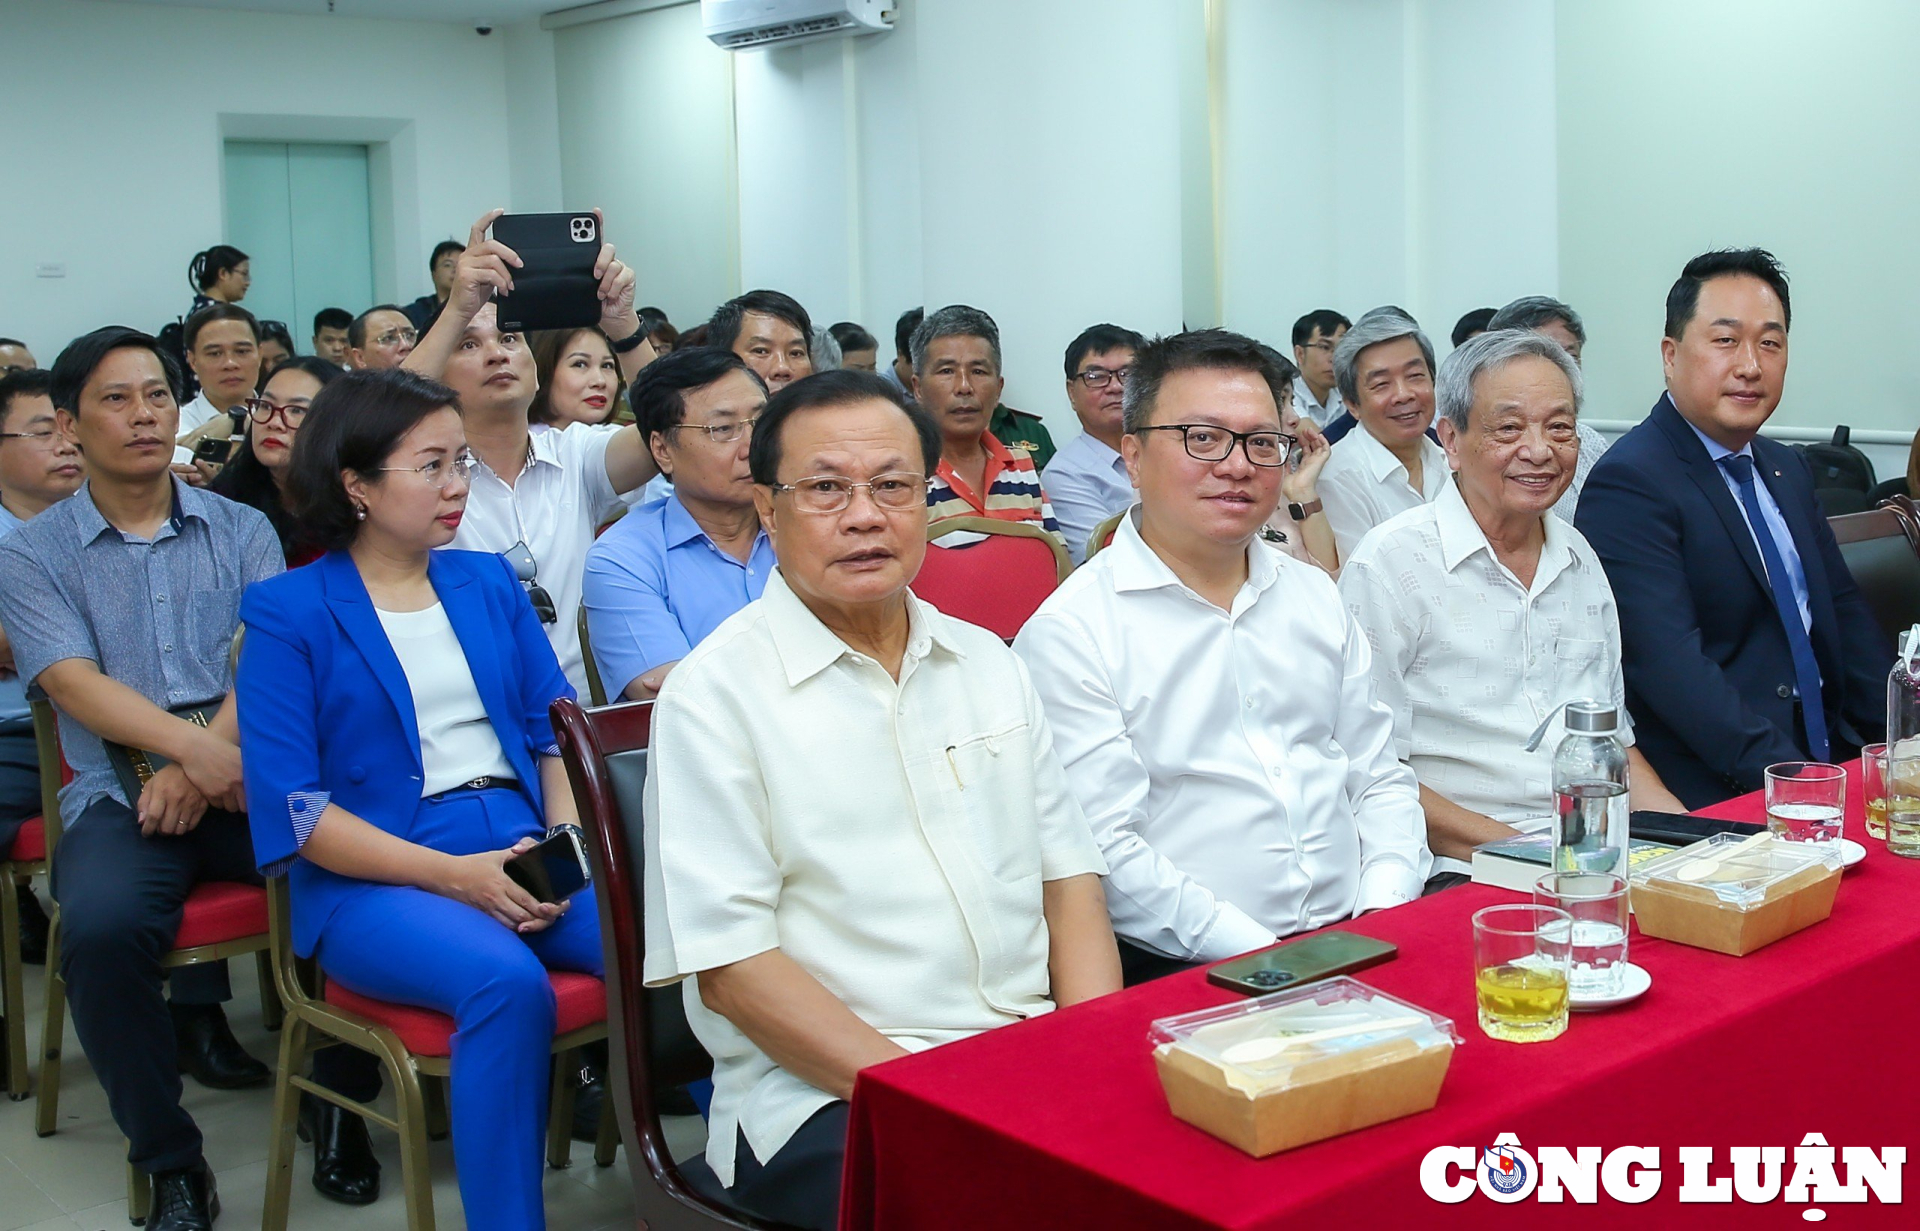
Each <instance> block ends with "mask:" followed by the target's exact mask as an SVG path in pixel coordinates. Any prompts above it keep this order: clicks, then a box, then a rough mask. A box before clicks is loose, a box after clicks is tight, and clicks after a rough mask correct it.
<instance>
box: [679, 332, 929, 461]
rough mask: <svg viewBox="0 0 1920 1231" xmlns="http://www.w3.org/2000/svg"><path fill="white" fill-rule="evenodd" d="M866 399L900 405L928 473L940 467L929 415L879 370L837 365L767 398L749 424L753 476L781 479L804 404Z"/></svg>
mask: <svg viewBox="0 0 1920 1231" xmlns="http://www.w3.org/2000/svg"><path fill="white" fill-rule="evenodd" d="M676 353H678V352H676ZM669 358H671V356H669ZM662 362H665V361H664V360H662ZM868 401H880V402H885V403H887V404H888V405H889V406H895V407H898V408H899V410H900V413H901V414H903V415H905V416H906V417H907V422H908V423H911V424H912V425H913V433H914V435H916V436H918V437H919V438H920V460H921V462H922V463H924V464H925V466H926V471H927V474H929V475H931V474H932V473H933V472H934V471H935V470H937V469H939V466H940V428H939V427H938V426H937V425H936V424H935V423H934V421H933V416H931V415H929V414H928V413H927V412H926V411H924V410H921V409H920V408H919V407H918V406H917V405H912V404H909V403H908V402H907V401H906V400H905V399H903V398H902V397H901V396H900V391H899V390H898V389H896V388H894V387H893V382H892V381H889V380H887V379H886V378H885V377H883V376H881V375H880V374H879V373H877V372H861V371H856V370H855V369H853V368H837V369H835V370H833V371H831V372H816V373H814V374H813V375H812V376H808V377H804V378H802V379H800V380H796V381H794V382H793V383H792V384H790V385H788V386H787V387H786V388H784V389H782V390H780V392H778V393H776V394H774V395H773V396H772V397H770V398H768V399H767V405H766V408H765V409H763V410H762V411H761V412H760V421H759V422H758V423H756V424H754V425H753V444H752V445H751V446H749V448H748V449H747V467H748V468H749V469H750V470H752V472H753V481H754V482H755V483H760V484H764V485H766V486H768V487H771V486H773V485H774V484H776V483H778V482H779V481H780V437H781V434H782V433H783V431H784V430H785V428H786V425H787V420H788V419H791V418H793V416H795V415H797V414H799V413H800V412H801V411H805V410H819V409H823V408H825V407H828V406H849V405H852V404H854V403H857V402H868Z"/></svg>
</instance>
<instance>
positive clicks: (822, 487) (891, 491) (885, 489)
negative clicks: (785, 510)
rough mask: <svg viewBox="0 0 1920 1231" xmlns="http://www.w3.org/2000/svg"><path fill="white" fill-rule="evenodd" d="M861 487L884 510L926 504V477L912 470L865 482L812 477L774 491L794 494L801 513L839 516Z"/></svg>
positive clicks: (830, 476)
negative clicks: (836, 514)
mask: <svg viewBox="0 0 1920 1231" xmlns="http://www.w3.org/2000/svg"><path fill="white" fill-rule="evenodd" d="M862 487H864V488H866V489H867V494H868V495H869V496H871V497H872V498H873V502H874V504H876V505H878V506H879V507H881V508H883V509H894V510H900V509H911V508H915V507H917V506H921V505H924V504H926V502H927V476H926V475H923V474H913V473H911V472H909V471H900V472H897V473H894V474H877V475H875V476H873V478H871V479H869V480H867V481H866V482H865V483H855V482H852V481H851V480H848V479H842V478H838V477H836V476H833V475H813V476H810V477H808V478H805V479H795V480H794V481H793V482H791V483H775V484H774V485H773V490H774V491H776V492H791V493H793V507H794V508H796V509H799V510H800V511H801V512H802V513H838V512H839V511H840V510H842V509H844V508H846V507H847V506H848V505H850V504H852V503H853V493H854V491H855V490H856V489H858V488H862Z"/></svg>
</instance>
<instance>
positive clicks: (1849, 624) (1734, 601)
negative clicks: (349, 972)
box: [1574, 395, 1893, 808]
mask: <svg viewBox="0 0 1920 1231" xmlns="http://www.w3.org/2000/svg"><path fill="white" fill-rule="evenodd" d="M1753 458H1754V472H1755V473H1756V474H1757V475H1759V477H1760V479H1761V481H1762V482H1764V483H1765V484H1766V485H1767V490H1768V491H1770V492H1771V493H1773V499H1774V502H1775V503H1777V504H1778V505H1779V506H1780V512H1781V515H1782V516H1783V517H1784V518H1785V519H1786V523H1787V527H1788V529H1789V530H1791V531H1792V534H1793V543H1794V547H1795V548H1796V549H1797V550H1798V551H1799V553H1800V563H1801V567H1802V568H1803V569H1804V570H1805V571H1806V575H1807V601H1808V606H1809V608H1810V609H1811V611H1812V614H1813V638H1812V639H1813V650H1814V656H1815V657H1816V658H1817V659H1818V660H1819V664H1820V680H1821V693H1822V696H1821V698H1820V703H1821V704H1822V705H1823V706H1824V707H1825V709H1826V717H1827V730H1828V731H1829V732H1831V733H1832V735H1833V742H1834V744H1835V746H1836V755H1837V754H1838V751H1839V746H1840V745H1842V744H1844V743H1847V742H1854V743H1859V742H1862V741H1863V740H1865V739H1872V738H1878V735H1879V732H1880V731H1881V730H1882V729H1883V728H1884V726H1885V724H1886V675H1887V668H1888V667H1889V666H1890V665H1891V664H1892V662H1893V644H1892V642H1891V641H1890V640H1888V637H1887V633H1886V631H1885V630H1884V629H1882V628H1881V627H1880V624H1879V621H1878V620H1876V619H1875V618H1874V615H1873V612H1872V609H1871V608H1869V607H1868V606H1867V604H1866V600H1865V599H1864V598H1862V597H1861V595H1860V591H1859V589H1858V588H1857V587H1856V586H1855V585H1854V583H1853V575H1852V574H1851V573H1849V572H1848V571H1847V565H1846V561H1845V560H1843V559H1842V558H1841V556H1840V548H1839V545H1838V544H1836V543H1835V542H1834V538H1833V531H1832V530H1831V529H1830V528H1828V526H1827V519H1826V517H1825V516H1824V515H1823V514H1822V513H1821V511H1820V504H1819V502H1818V500H1816V499H1815V497H1814V493H1813V475H1812V474H1811V472H1810V471H1808V469H1807V466H1806V462H1805V461H1804V460H1803V459H1802V458H1801V457H1800V455H1799V454H1798V453H1796V452H1794V451H1793V450H1792V449H1791V448H1789V447H1787V446H1786V445H1783V444H1780V443H1778V442H1776V441H1772V440H1768V439H1766V438H1765V437H1758V438H1756V439H1755V440H1754V442H1753ZM1574 524H1575V525H1576V526H1578V527H1579V529H1580V532H1581V533H1582V534H1584V535H1585V536H1586V537H1587V541H1588V542H1589V543H1591V544H1593V549H1594V551H1595V552H1596V553H1598V555H1599V557H1600V563H1601V565H1602V566H1603V567H1604V568H1605V569H1606V572H1607V580H1608V582H1609V583H1611V585H1612V586H1613V596H1614V601H1615V602H1616V603H1617V604H1618V605H1619V609H1620V640H1621V648H1622V652H1623V656H1624V660H1625V661H1624V666H1625V674H1626V683H1627V709H1628V711H1629V712H1630V713H1631V714H1632V716H1633V723H1634V735H1635V737H1636V739H1637V741H1638V743H1639V746H1640V751H1641V752H1642V753H1643V754H1644V755H1645V756H1646V758H1647V760H1648V761H1649V762H1650V763H1651V764H1652V765H1653V768H1654V769H1655V770H1656V771H1657V772H1658V773H1659V775H1660V777H1661V778H1662V779H1664V780H1665V782H1666V784H1667V787H1668V789H1670V790H1671V791H1672V792H1673V793H1674V794H1675V795H1678V796H1679V797H1680V798H1681V799H1682V800H1683V801H1685V803H1686V805H1687V806H1688V807H1690V808H1698V807H1702V806H1704V805H1706V804H1710V803H1714V802H1717V801H1719V800H1722V799H1726V798H1728V797H1729V796H1733V795H1738V794H1742V793H1744V792H1747V791H1755V790H1758V789H1760V787H1761V786H1762V785H1763V780H1762V771H1763V770H1765V769H1766V767H1767V766H1768V765H1771V764H1773V763H1775V762H1777V761H1798V760H1804V759H1805V758H1806V756H1807V752H1806V736H1805V729H1804V727H1803V725H1802V721H1801V713H1800V701H1799V700H1798V699H1797V698H1796V697H1795V696H1794V686H1793V683H1794V675H1793V654H1792V651H1791V650H1789V649H1788V647H1787V634H1786V630H1785V629H1784V628H1783V627H1782V626H1781V623H1780V617H1779V613H1778V612H1777V610H1776V609H1775V607H1774V604H1773V591H1772V590H1771V589H1769V588H1768V586H1767V574H1766V568H1765V566H1764V565H1763V564H1761V562H1760V552H1759V549H1758V548H1757V547H1756V546H1755V545H1754V541H1753V534H1752V532H1751V531H1749V530H1748V529H1747V522H1746V518H1745V516H1744V515H1743V514H1742V513H1741V511H1740V502H1739V501H1738V500H1737V499H1736V498H1735V497H1734V495H1733V493H1732V492H1731V491H1729V490H1728V488H1727V484H1726V480H1725V479H1724V478H1722V477H1721V470H1720V467H1719V466H1717V465H1715V464H1714V462H1713V459H1712V458H1711V457H1709V456H1708V454H1707V450H1706V446H1704V445H1702V444H1701V443H1700V438H1699V437H1698V436H1696V435H1694V433H1693V429H1692V428H1691V427H1690V426H1688V424H1687V421H1686V420H1685V419H1683V418H1681V417H1680V412H1679V411H1678V410H1676V409H1674V405H1673V402H1672V400H1671V399H1670V398H1668V397H1666V396H1664V395H1663V396H1662V397H1661V399H1660V401H1659V402H1658V403H1656V404H1655V405H1654V408H1653V412H1652V413H1651V414H1649V415H1648V416H1647V418H1646V420H1645V421H1644V422H1642V423H1641V424H1640V425H1639V426H1638V427H1635V428H1634V429H1633V430H1632V431H1630V432H1628V433H1627V434H1626V435H1625V436H1622V437H1621V438H1620V439H1619V440H1618V441H1617V442H1615V444H1614V445H1613V447H1612V448H1610V449H1608V450H1607V451H1606V453H1605V454H1603V455H1602V456H1601V458H1600V461H1599V462H1598V463H1597V464H1596V465H1595V466H1594V468H1593V473H1592V474H1590V475H1589V476H1588V477H1587V483H1586V486H1585V487H1584V488H1582V489H1581V492H1580V503H1579V505H1578V508H1577V510H1576V513H1575V517H1574Z"/></svg>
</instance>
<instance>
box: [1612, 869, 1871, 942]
mask: <svg viewBox="0 0 1920 1231" xmlns="http://www.w3.org/2000/svg"><path fill="white" fill-rule="evenodd" d="M1840 871H1841V870H1840V869H1839V868H1837V867H1831V866H1829V865H1827V864H1825V863H1818V862H1816V863H1811V864H1809V865H1807V866H1806V867H1804V868H1801V869H1800V870H1799V871H1797V872H1795V873H1793V874H1792V875H1791V876H1788V877H1785V878H1784V879H1782V880H1779V881H1777V882H1775V883H1774V884H1771V885H1769V886H1767V888H1766V891H1765V893H1764V894H1762V895H1761V896H1760V899H1759V901H1758V902H1756V903H1755V904H1754V905H1753V906H1751V907H1750V908H1748V909H1746V910H1741V909H1740V908H1739V907H1737V906H1735V905H1733V904H1732V903H1730V902H1726V901H1723V900H1722V899H1721V898H1720V896H1719V895H1718V894H1716V893H1714V891H1713V890H1712V889H1709V888H1707V887H1706V886H1704V885H1688V884H1681V883H1679V882H1677V881H1673V880H1642V879H1639V878H1636V879H1635V880H1634V882H1633V887H1632V889H1631V890H1630V891H1629V893H1630V895H1631V897H1632V900H1633V913H1634V917H1635V918H1637V919H1638V920H1639V921H1640V931H1641V934H1642V935H1645V936H1657V937H1659V938H1660V939H1662V940H1672V941H1677V942H1679V943H1680V944H1683V945H1693V946H1694V947H1696V948H1700V949H1711V950H1713V951H1714V952H1716V953H1727V954H1731V955H1732V956H1734V957H1744V956H1745V955H1747V954H1749V953H1752V952H1753V951H1754V950H1755V949H1760V948H1764V947H1765V946H1767V945H1770V944H1772V943H1773V942H1774V941H1776V940H1779V939H1780V938H1781V937H1782V936H1791V935H1792V934H1793V933H1795V932H1798V931H1799V930H1800V929H1802V928H1806V927H1812V926H1813V925H1814V924H1816V923H1819V922H1820V921H1821V920H1822V919H1825V918H1826V917H1827V916H1828V915H1830V914H1832V913H1833V899H1834V895H1835V894H1837V893H1839V891H1840Z"/></svg>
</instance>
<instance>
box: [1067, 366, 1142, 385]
mask: <svg viewBox="0 0 1920 1231" xmlns="http://www.w3.org/2000/svg"><path fill="white" fill-rule="evenodd" d="M1132 375H1133V368H1132V367H1131V366H1128V367H1124V368H1088V369H1086V370H1085V371H1084V372H1077V373H1075V374H1074V377H1073V378H1074V379H1075V380H1077V381H1079V382H1080V383H1081V384H1083V385H1085V386H1086V387H1087V388H1089V389H1105V388H1106V387H1107V386H1108V385H1109V384H1111V383H1112V382H1114V381H1116V380H1117V381H1119V382H1120V383H1121V384H1122V385H1124V384H1126V383H1127V380H1128V378H1130V377H1131V376H1132Z"/></svg>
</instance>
